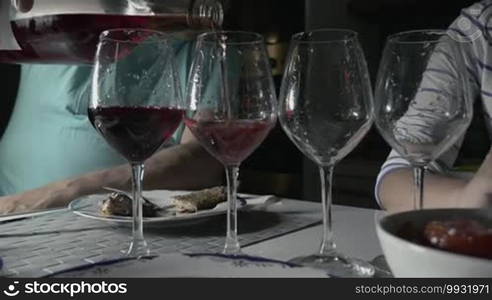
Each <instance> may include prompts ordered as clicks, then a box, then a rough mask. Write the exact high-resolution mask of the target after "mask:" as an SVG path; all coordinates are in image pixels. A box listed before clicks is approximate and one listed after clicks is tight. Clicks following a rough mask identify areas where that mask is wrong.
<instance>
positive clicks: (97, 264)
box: [0, 191, 389, 278]
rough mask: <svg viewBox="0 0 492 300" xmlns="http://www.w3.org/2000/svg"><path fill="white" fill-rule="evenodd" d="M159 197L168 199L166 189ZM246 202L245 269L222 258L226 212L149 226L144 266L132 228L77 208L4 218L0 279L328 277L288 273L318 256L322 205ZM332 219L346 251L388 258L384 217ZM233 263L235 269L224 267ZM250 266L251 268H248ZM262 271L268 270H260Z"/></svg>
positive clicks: (370, 212)
mask: <svg viewBox="0 0 492 300" xmlns="http://www.w3.org/2000/svg"><path fill="white" fill-rule="evenodd" d="M153 193H154V195H157V196H159V197H169V192H168V191H153ZM272 199H273V200H274V201H272ZM247 201H248V204H251V205H246V206H245V207H244V208H242V209H240V212H239V218H238V228H239V229H238V230H239V236H240V242H241V245H242V253H241V256H240V257H239V258H240V260H241V261H242V262H243V263H239V262H238V261H237V259H238V257H232V258H231V257H226V256H223V255H221V254H220V252H221V250H222V247H223V244H224V238H225V227H226V214H225V210H224V212H223V213H217V214H214V215H210V216H207V217H206V218H199V219H196V220H194V219H193V218H190V219H189V220H185V222H183V221H180V222H174V223H173V222H172V221H171V222H164V223H159V222H157V223H148V222H146V223H144V232H145V237H146V240H147V242H148V243H149V246H150V248H151V249H152V253H151V254H152V255H153V256H152V257H151V258H152V260H155V262H153V263H144V262H145V261H147V259H140V260H136V259H128V258H125V256H124V250H122V249H125V247H127V246H128V242H129V241H130V237H131V226H129V225H128V224H127V223H125V224H122V223H118V222H114V220H111V219H108V220H105V219H100V218H99V219H98V218H91V217H88V216H85V215H84V214H80V213H78V212H77V211H76V210H74V208H73V207H71V208H62V209H55V210H50V211H43V212H37V213H34V214H32V213H31V214H20V215H15V216H5V217H2V218H0V257H1V259H2V269H1V271H0V276H2V277H14V278H15V277H22V278H25V277H27V278H41V277H57V276H62V277H65V276H71V277H79V276H80V277H84V276H87V277H118V276H126V277H268V276H272V277H282V276H285V277H297V276H299V277H329V274H327V273H326V272H323V271H322V270H314V269H313V270H310V269H309V268H294V269H292V268H287V267H286V266H291V265H290V264H289V260H290V259H292V258H294V257H296V256H300V255H306V254H314V253H316V252H317V251H318V249H319V245H320V240H321V235H322V230H323V227H322V207H321V204H320V203H318V202H311V201H303V200H299V199H288V198H281V197H276V196H271V195H265V196H250V197H248V200H247ZM332 214H333V229H334V233H335V234H334V236H335V242H336V245H337V249H338V250H339V251H340V252H341V253H343V254H346V255H347V256H351V257H356V258H360V259H362V260H366V261H375V259H376V260H377V259H378V258H381V257H382V250H381V247H380V245H379V242H378V238H377V235H376V230H375V224H376V223H377V221H378V220H379V218H381V217H382V216H383V215H384V212H383V211H380V210H375V209H367V208H359V207H351V206H342V205H334V206H333V212H332ZM230 260H234V263H233V264H230V263H224V261H230ZM244 262H246V263H244ZM248 263H252V264H253V267H252V268H249V269H248V268H244V266H247V265H248ZM269 264H271V265H269ZM258 265H260V266H261V267H262V268H255V267H258ZM231 266H232V267H231ZM238 266H239V267H241V266H242V268H237V267H238ZM279 266H280V267H279ZM268 267H270V268H268ZM245 269H247V270H245ZM387 274H389V273H387Z"/></svg>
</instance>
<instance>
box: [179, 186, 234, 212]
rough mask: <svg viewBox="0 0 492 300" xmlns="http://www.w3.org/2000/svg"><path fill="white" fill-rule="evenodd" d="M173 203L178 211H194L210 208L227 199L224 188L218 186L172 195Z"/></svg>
mask: <svg viewBox="0 0 492 300" xmlns="http://www.w3.org/2000/svg"><path fill="white" fill-rule="evenodd" d="M173 198H174V201H173V205H174V206H175V208H176V210H177V212H179V213H194V212H197V211H199V210H203V209H211V208H214V207H215V206H217V204H219V203H221V202H224V201H226V200H227V195H226V191H225V188H224V187H223V186H218V187H214V188H209V189H205V190H201V191H197V192H192V193H189V194H186V195H179V196H174V197H173Z"/></svg>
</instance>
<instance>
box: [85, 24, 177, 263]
mask: <svg viewBox="0 0 492 300" xmlns="http://www.w3.org/2000/svg"><path fill="white" fill-rule="evenodd" d="M183 108H184V107H183V103H182V98H181V90H180V85H179V81H178V77H177V75H176V69H175V66H174V49H173V48H172V46H171V38H170V37H169V36H168V35H166V34H164V33H162V32H158V31H151V30H136V29H114V30H108V31H105V32H103V33H102V34H101V36H100V41H99V44H98V47H97V52H96V56H95V65H94V73H93V82H92V97H91V100H90V104H89V110H88V116H89V119H90V121H91V123H92V124H93V126H94V128H95V129H96V130H97V131H98V132H99V133H100V134H101V136H102V137H103V138H104V139H105V140H106V141H107V142H108V144H109V145H111V146H112V147H113V148H114V149H115V150H116V151H117V152H119V154H121V155H122V156H123V157H124V158H125V159H126V160H127V161H128V162H129V164H130V165H131V167H132V191H133V201H132V205H133V210H132V214H133V240H132V243H131V245H130V248H129V249H128V252H127V255H130V256H135V257H142V256H146V255H149V253H150V249H149V248H148V246H147V243H146V242H145V239H144V236H143V222H142V218H143V211H142V180H143V175H144V164H143V163H144V161H145V160H146V159H147V158H149V157H150V156H151V155H152V154H153V153H155V152H156V151H157V150H158V149H159V148H160V147H161V146H162V145H163V144H164V143H165V142H166V141H167V140H168V139H169V138H171V136H172V135H173V133H174V132H175V130H176V129H177V128H178V126H179V124H180V123H181V121H182V117H183V113H184V110H183Z"/></svg>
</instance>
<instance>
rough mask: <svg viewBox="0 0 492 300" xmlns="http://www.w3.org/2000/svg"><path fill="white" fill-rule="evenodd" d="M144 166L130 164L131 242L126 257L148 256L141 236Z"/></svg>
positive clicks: (147, 250) (145, 244)
mask: <svg viewBox="0 0 492 300" xmlns="http://www.w3.org/2000/svg"><path fill="white" fill-rule="evenodd" d="M143 176H144V165H143V164H142V163H135V164H132V193H133V195H132V196H133V201H132V204H133V240H132V243H131V245H130V249H129V250H128V255H131V256H136V257H141V256H145V255H148V254H149V249H148V247H147V243H146V242H145V239H144V236H143V208H142V181H143Z"/></svg>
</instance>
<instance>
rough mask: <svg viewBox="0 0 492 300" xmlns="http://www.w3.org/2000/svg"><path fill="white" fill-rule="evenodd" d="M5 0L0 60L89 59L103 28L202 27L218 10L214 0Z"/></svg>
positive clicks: (0, 3) (211, 23)
mask: <svg viewBox="0 0 492 300" xmlns="http://www.w3.org/2000/svg"><path fill="white" fill-rule="evenodd" d="M10 3H11V2H10V1H9V0H0V62H3V63H61V64H91V63H92V62H93V58H94V54H95V51H96V46H97V43H98V41H99V35H100V34H101V32H102V31H104V30H107V29H115V28H144V29H151V30H159V31H168V32H170V31H172V32H177V31H190V30H207V29H211V28H213V27H217V26H220V25H221V23H222V16H223V10H222V5H221V2H220V1H219V0H83V1H80V0H56V1H55V0H44V1H34V2H33V3H34V6H33V7H28V8H27V9H26V8H19V7H14V6H15V5H13V6H11V5H10ZM12 3H18V2H15V1H14V2H12ZM23 10H27V11H23ZM9 12H11V13H9Z"/></svg>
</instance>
